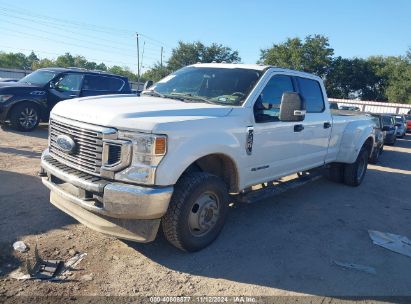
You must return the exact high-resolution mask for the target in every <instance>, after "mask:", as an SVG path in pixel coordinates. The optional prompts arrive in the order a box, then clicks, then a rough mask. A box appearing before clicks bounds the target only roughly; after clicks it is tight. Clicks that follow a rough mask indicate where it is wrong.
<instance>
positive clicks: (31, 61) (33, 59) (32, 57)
mask: <svg viewBox="0 0 411 304" xmlns="http://www.w3.org/2000/svg"><path fill="white" fill-rule="evenodd" d="M38 61H39V57H37V55H36V54H35V53H34V52H33V51H31V53H30V55H28V56H27V64H28V66H29V67H30V69H33V66H34V65H35V64H36V62H38Z"/></svg>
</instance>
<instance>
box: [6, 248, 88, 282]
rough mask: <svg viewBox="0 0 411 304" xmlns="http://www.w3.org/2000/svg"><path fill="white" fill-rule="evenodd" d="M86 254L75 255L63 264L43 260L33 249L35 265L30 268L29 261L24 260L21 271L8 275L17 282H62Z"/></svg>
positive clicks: (57, 261)
mask: <svg viewBox="0 0 411 304" xmlns="http://www.w3.org/2000/svg"><path fill="white" fill-rule="evenodd" d="M86 255H87V253H77V254H76V255H75V256H73V257H71V258H70V259H68V260H67V261H66V262H65V263H64V262H63V261H60V260H43V259H42V258H41V257H40V255H39V253H38V250H37V245H36V247H35V248H34V256H35V263H34V266H32V264H31V262H30V260H29V259H27V260H26V262H25V265H24V267H23V269H17V270H16V271H14V272H12V273H11V274H10V277H11V278H14V279H17V280H28V279H39V280H49V281H62V280H65V279H67V276H68V274H69V272H70V271H71V270H73V269H74V267H75V266H76V265H77V264H78V263H80V261H81V260H83V259H84V257H85V256H86Z"/></svg>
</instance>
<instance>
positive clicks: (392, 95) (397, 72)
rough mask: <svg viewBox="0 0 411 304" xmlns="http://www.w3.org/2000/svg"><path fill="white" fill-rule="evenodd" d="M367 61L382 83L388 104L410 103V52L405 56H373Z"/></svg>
mask: <svg viewBox="0 0 411 304" xmlns="http://www.w3.org/2000/svg"><path fill="white" fill-rule="evenodd" d="M368 61H369V62H370V63H371V64H372V65H373V66H374V70H375V73H376V75H378V76H379V77H381V78H382V79H383V80H384V81H383V83H382V89H383V91H384V96H385V97H386V99H387V100H388V101H390V102H398V103H411V52H410V50H408V52H407V55H406V56H389V57H383V56H373V57H370V58H369V59H368Z"/></svg>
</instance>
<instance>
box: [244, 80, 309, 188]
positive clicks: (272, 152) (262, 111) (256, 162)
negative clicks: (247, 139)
mask: <svg viewBox="0 0 411 304" xmlns="http://www.w3.org/2000/svg"><path fill="white" fill-rule="evenodd" d="M285 92H296V87H295V84H294V81H293V79H292V76H288V75H278V74H277V75H274V76H272V77H271V79H270V80H269V81H268V83H267V84H266V86H265V87H264V89H263V90H262V92H261V94H260V95H259V97H258V99H257V100H256V102H255V104H254V109H253V110H254V118H255V124H254V126H253V130H254V131H253V147H252V153H251V155H250V156H249V157H248V160H249V161H248V170H247V174H248V177H247V180H248V183H249V184H250V185H253V184H259V183H263V182H266V181H270V180H275V179H277V178H278V177H281V176H285V175H288V174H290V173H294V172H296V171H298V169H299V168H300V167H301V165H302V164H301V155H302V154H303V153H304V152H303V151H301V142H302V136H303V134H302V133H303V132H302V131H303V129H300V128H298V126H299V125H301V126H302V123H303V122H285V121H280V120H279V114H280V104H281V99H282V95H283V93H285ZM296 126H297V127H296Z"/></svg>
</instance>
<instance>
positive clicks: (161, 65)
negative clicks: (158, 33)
mask: <svg viewBox="0 0 411 304" xmlns="http://www.w3.org/2000/svg"><path fill="white" fill-rule="evenodd" d="M160 67H161V69H160V74H161V77H163V47H161V56H160Z"/></svg>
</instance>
